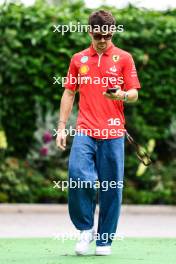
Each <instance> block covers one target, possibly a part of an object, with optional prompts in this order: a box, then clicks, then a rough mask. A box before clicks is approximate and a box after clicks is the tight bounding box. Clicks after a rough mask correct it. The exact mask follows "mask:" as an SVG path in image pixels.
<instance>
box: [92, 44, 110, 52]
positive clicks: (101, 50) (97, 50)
mask: <svg viewBox="0 0 176 264" xmlns="http://www.w3.org/2000/svg"><path fill="white" fill-rule="evenodd" d="M92 45H93V48H94V49H95V50H96V52H97V53H98V54H99V55H101V54H102V53H104V52H105V51H106V50H107V49H108V48H109V47H110V46H111V45H112V43H111V42H110V43H109V44H108V45H107V47H106V49H97V48H96V47H95V45H94V43H92Z"/></svg>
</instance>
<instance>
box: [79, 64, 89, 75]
mask: <svg viewBox="0 0 176 264" xmlns="http://www.w3.org/2000/svg"><path fill="white" fill-rule="evenodd" d="M88 71H89V67H88V66H87V65H82V66H81V67H80V69H79V73H80V74H86V73H88Z"/></svg>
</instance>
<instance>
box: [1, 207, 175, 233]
mask: <svg viewBox="0 0 176 264" xmlns="http://www.w3.org/2000/svg"><path fill="white" fill-rule="evenodd" d="M97 214H98V210H97V211H96V215H95V224H96V225H97ZM175 224H176V207H172V206H123V208H122V214H121V218H120V222H119V227H118V233H117V235H118V236H119V237H120V238H121V237H170V238H173V237H175V238H176V228H175V226H176V225H175ZM76 234H77V231H76V229H75V228H74V226H73V225H72V223H71V221H70V219H69V215H68V211H67V205H24V204H21V205H5V204H2V205H0V237H1V238H2V237H3V238H6V237H7V238H8V237H56V238H57V237H58V236H62V237H64V236H65V237H67V236H74V235H76Z"/></svg>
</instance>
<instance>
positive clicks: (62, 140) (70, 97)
mask: <svg viewBox="0 0 176 264" xmlns="http://www.w3.org/2000/svg"><path fill="white" fill-rule="evenodd" d="M74 99H75V92H74V91H71V90H69V89H65V91H64V93H63V95H62V98H61V103H60V115H59V120H58V129H57V132H58V133H57V137H56V145H57V146H58V147H59V148H61V149H62V150H65V147H66V134H65V133H64V130H65V127H66V123H67V120H68V118H69V116H70V114H71V111H72V107H73V103H74ZM60 121H62V122H60Z"/></svg>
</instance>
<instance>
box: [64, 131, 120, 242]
mask: <svg viewBox="0 0 176 264" xmlns="http://www.w3.org/2000/svg"><path fill="white" fill-rule="evenodd" d="M68 173H69V182H71V181H72V182H73V181H74V182H77V185H76V187H75V186H73V187H74V188H72V187H71V186H69V190H68V209H69V214H70V218H71V220H72V222H73V224H74V226H75V227H76V228H77V229H78V230H88V229H91V228H92V227H93V225H94V212H95V208H96V194H97V190H98V191H99V192H98V194H99V195H98V197H99V220H98V230H97V234H96V245H97V246H105V245H111V243H112V240H113V237H114V235H115V233H116V228H117V223H118V218H119V215H120V207H121V203H122V190H123V185H122V183H123V177H124V137H121V138H114V139H95V138H93V137H90V136H87V135H84V134H78V133H77V134H76V135H75V137H74V139H73V143H72V147H71V151H70V157H69V169H68ZM97 179H98V181H99V185H98V184H97V182H96V181H97ZM83 182H84V183H85V182H87V183H88V182H89V185H87V186H86V184H83V185H82V186H81V185H79V184H81V183H83ZM112 182H114V185H113V184H112ZM91 184H92V185H91ZM80 186H81V187H80ZM113 186H115V187H113Z"/></svg>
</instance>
